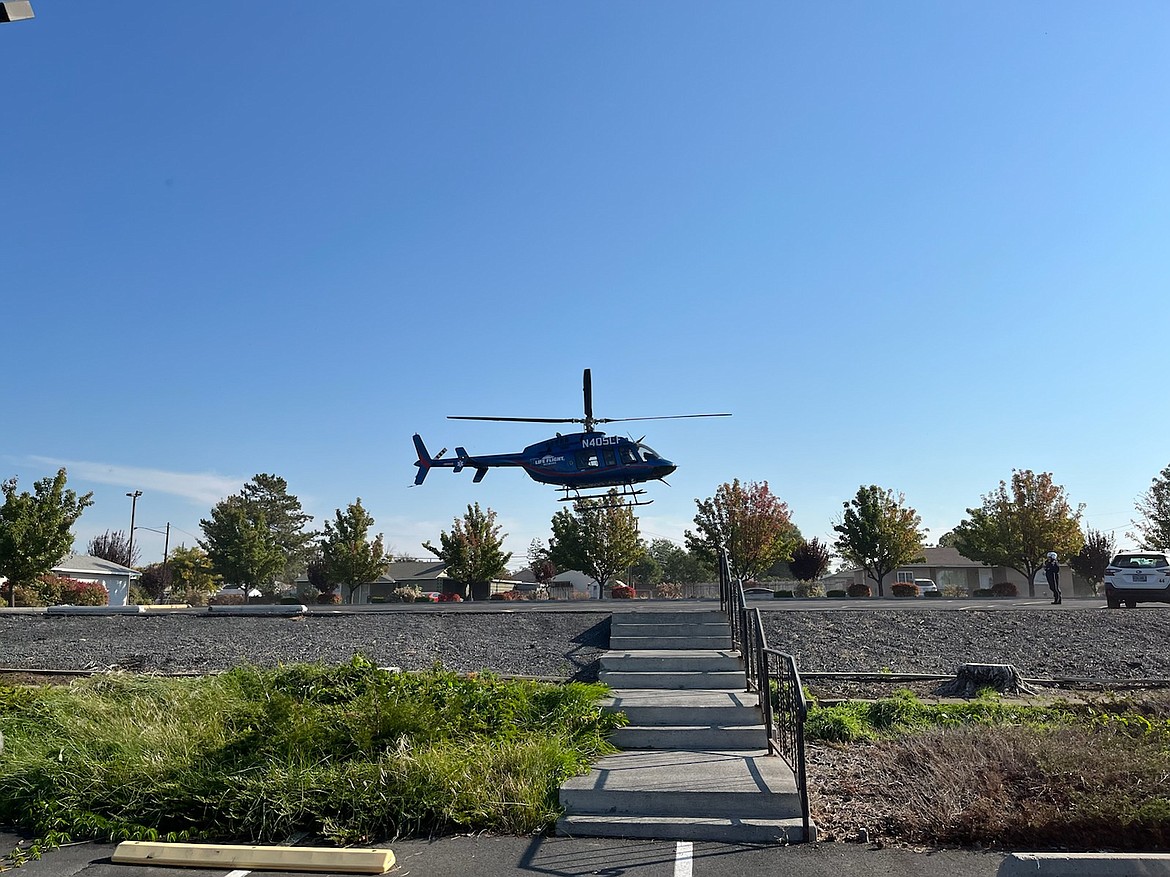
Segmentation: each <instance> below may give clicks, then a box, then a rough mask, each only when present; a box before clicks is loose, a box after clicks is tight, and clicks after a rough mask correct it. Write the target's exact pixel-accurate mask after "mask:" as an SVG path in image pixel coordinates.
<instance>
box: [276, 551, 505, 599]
mask: <svg viewBox="0 0 1170 877" xmlns="http://www.w3.org/2000/svg"><path fill="white" fill-rule="evenodd" d="M517 584H518V583H517V582H514V581H511V580H510V579H508V580H505V579H497V580H495V581H492V582H491V583H489V588H488V593H489V594H499V593H503V592H504V591H510V590H512V588H514V587H515V586H516V585H517ZM307 588H309V578H308V576H301V577H300V578H298V579H297V590H298V591H303V590H304V589H307ZM398 588H413V589H414V590H416V591H421V592H423V593H424V594H426V593H438V594H442V593H444V592H446V591H455V590H461V588H460V586H459V583H457V582H456V581H455V580H454V579H452V578H451V577H450V576H448V575H447V564H445V563H443V562H442V561H436V560H396V561H393V562H392V563H391V564H390V565H389V566H387V567H386V571H385V572H384V573H382V575H380V576H378V578H376V579H375V580H374V581H372V582H365V583H364V584H361V585H358V586H357V587H356V588H354V589H353V593H352V594H350V593H349V588H347V587H346V586H344V585H343V586H342V587H341V589H340V593H341V599H342V600H344V601H345V602H346V603H383V602H389V601H390V597H391V595H392V594H393V593H394V591H395V590H397V589H398Z"/></svg>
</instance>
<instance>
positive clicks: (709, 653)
mask: <svg viewBox="0 0 1170 877" xmlns="http://www.w3.org/2000/svg"><path fill="white" fill-rule="evenodd" d="M601 669H602V670H623V671H626V672H631V673H637V672H644V671H651V672H652V671H676V670H683V671H691V672H700V671H703V670H722V671H724V672H728V671H732V670H738V669H740V662H739V652H733V651H731V650H730V649H652V650H647V651H640V650H634V649H626V650H624V651H613V650H612V649H611V650H610V651H609V652H607V653H605V654H604V655H602V656H601Z"/></svg>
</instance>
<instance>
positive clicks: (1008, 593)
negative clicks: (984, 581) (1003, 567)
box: [991, 582, 1020, 597]
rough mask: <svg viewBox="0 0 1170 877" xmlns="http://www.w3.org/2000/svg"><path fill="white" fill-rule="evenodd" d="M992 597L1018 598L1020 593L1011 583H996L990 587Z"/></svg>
mask: <svg viewBox="0 0 1170 877" xmlns="http://www.w3.org/2000/svg"><path fill="white" fill-rule="evenodd" d="M991 594H992V596H993V597H1018V596H1020V592H1019V591H1018V590H1017V589H1016V586H1015V585H1014V584H1013V583H1012V582H996V583H995V584H994V585H992V586H991Z"/></svg>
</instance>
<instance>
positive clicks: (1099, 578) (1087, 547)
mask: <svg viewBox="0 0 1170 877" xmlns="http://www.w3.org/2000/svg"><path fill="white" fill-rule="evenodd" d="M1116 553H1117V546H1116V545H1115V544H1114V541H1113V535H1112V534H1111V533H1102V532H1101V531H1100V530H1094V529H1093V528H1092V527H1087V528H1086V529H1085V544H1084V545H1082V546H1081V550H1080V551H1078V552H1077V553H1076V554H1074V555H1072V556H1071V557H1069V559H1068V565H1069V566H1071V567H1072V571H1073V572H1075V573H1076V574H1077V575H1079V576H1080V577H1081V578H1082V579H1084V580H1085V581H1087V582H1088V583H1089V584H1090V585H1091V586H1092V588H1093V594H1094V595H1095V594H1096V593H1097V590H1098V588H1100V587H1101V583H1102V582H1103V581H1105V568H1106V567H1107V566H1109V561H1111V560H1112V559H1113V555H1114V554H1116Z"/></svg>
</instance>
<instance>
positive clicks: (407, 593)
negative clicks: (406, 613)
mask: <svg viewBox="0 0 1170 877" xmlns="http://www.w3.org/2000/svg"><path fill="white" fill-rule="evenodd" d="M421 596H422V591H420V590H418V589H417V588H411V587H409V586H406V585H403V586H402V587H399V588H395V589H394V590H393V591H391V592H390V602H391V603H413V602H414V601H415V600H417V599H418V598H419V597H421Z"/></svg>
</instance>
